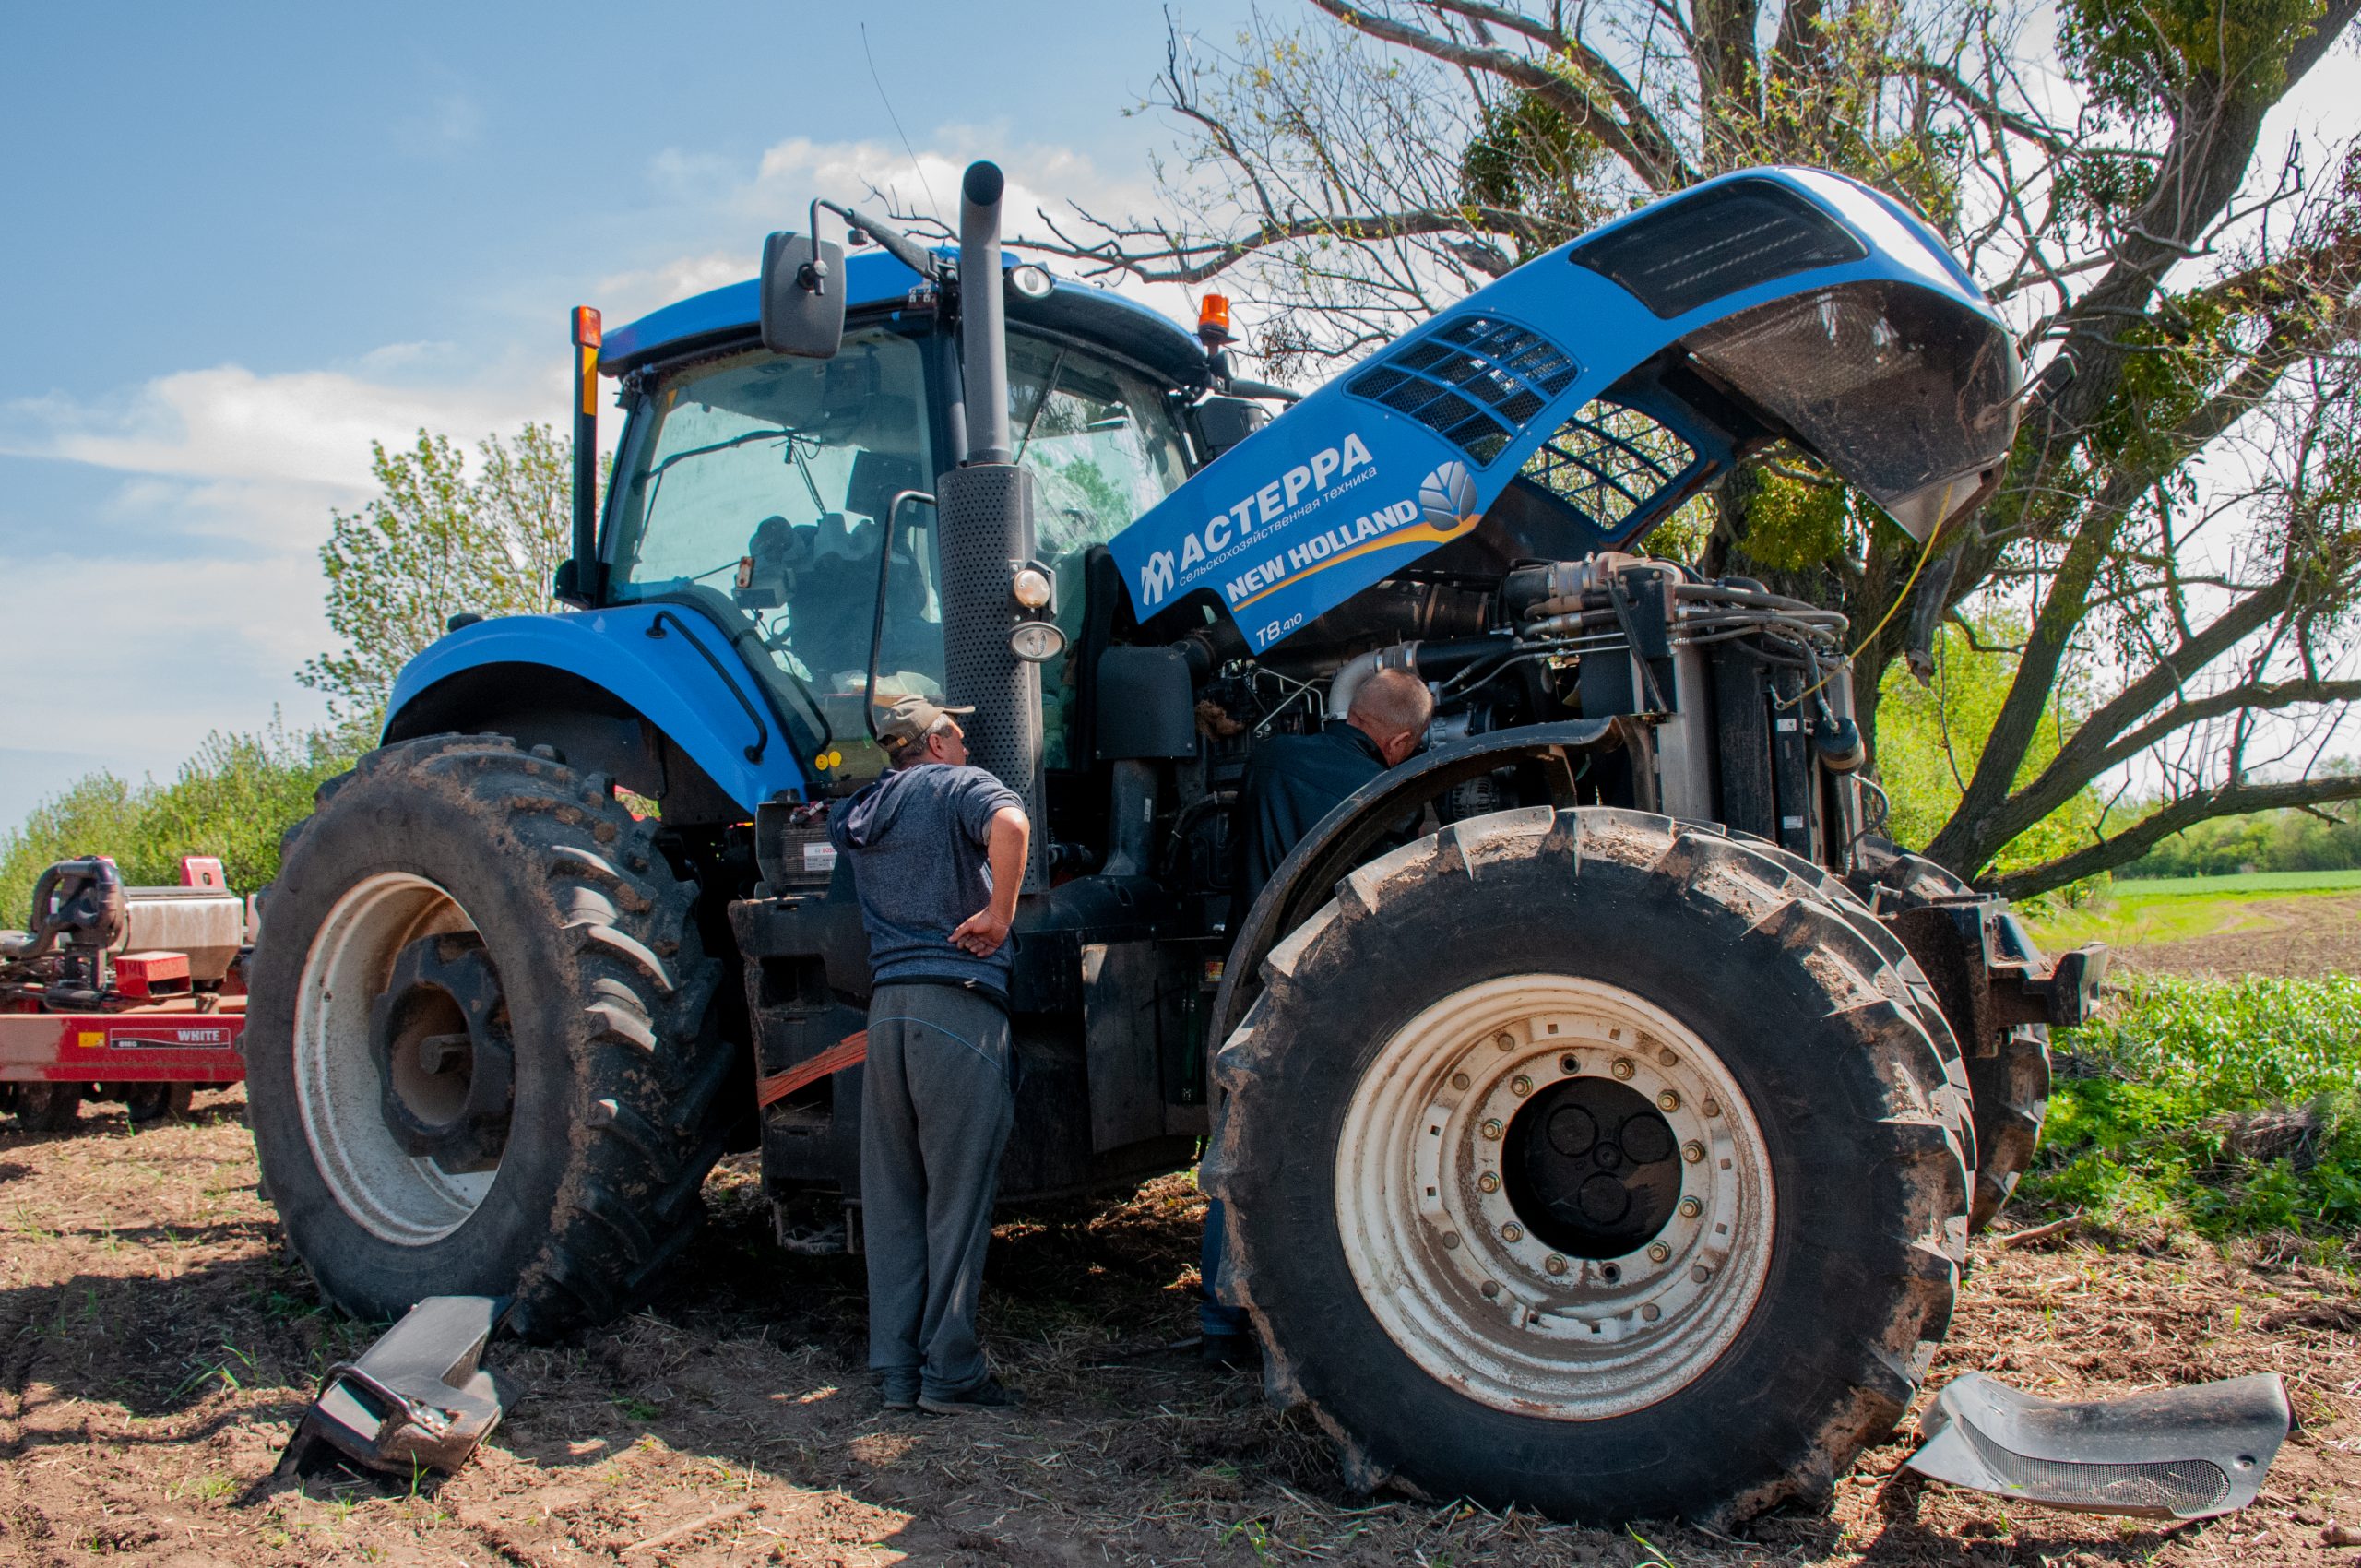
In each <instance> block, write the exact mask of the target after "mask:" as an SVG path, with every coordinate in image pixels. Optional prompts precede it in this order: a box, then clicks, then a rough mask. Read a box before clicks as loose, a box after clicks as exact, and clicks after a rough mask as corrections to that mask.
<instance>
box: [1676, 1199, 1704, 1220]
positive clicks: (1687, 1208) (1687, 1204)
mask: <svg viewBox="0 0 2361 1568" xmlns="http://www.w3.org/2000/svg"><path fill="white" fill-rule="evenodd" d="M1704 1212H1705V1206H1704V1205H1703V1204H1701V1203H1699V1202H1698V1201H1697V1200H1696V1199H1695V1198H1683V1199H1681V1200H1680V1218H1683V1219H1694V1218H1697V1217H1698V1216H1699V1215H1701V1214H1703V1213H1704Z"/></svg>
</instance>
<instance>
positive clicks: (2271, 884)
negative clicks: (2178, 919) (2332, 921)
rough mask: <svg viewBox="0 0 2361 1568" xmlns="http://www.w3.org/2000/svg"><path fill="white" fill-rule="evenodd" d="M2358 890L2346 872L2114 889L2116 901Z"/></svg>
mask: <svg viewBox="0 0 2361 1568" xmlns="http://www.w3.org/2000/svg"><path fill="white" fill-rule="evenodd" d="M2354 890H2361V869H2355V870H2349V871H2253V872H2248V873H2245V874H2243V875H2240V876H2153V877H2143V878H2140V879H2136V880H2135V879H2131V878H2122V879H2118V881H2117V883H2116V885H2115V897H2117V898H2118V900H2121V899H2127V898H2130V899H2139V900H2141V901H2143V902H2144V901H2146V900H2148V899H2151V898H2186V897H2209V898H2218V897H2236V896H2239V895H2242V894H2256V893H2340V892H2346V891H2354Z"/></svg>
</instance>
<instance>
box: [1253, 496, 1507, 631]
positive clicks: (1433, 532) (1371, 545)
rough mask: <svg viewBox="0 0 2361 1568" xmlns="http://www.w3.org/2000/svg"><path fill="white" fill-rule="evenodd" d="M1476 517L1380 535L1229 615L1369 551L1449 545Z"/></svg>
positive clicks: (1259, 595)
mask: <svg viewBox="0 0 2361 1568" xmlns="http://www.w3.org/2000/svg"><path fill="white" fill-rule="evenodd" d="M1476 517H1477V514H1476V513H1473V512H1470V513H1469V514H1468V515H1467V516H1465V517H1462V518H1460V519H1459V521H1457V522H1455V523H1453V525H1452V526H1451V527H1449V528H1447V529H1439V528H1437V527H1435V526H1434V525H1433V524H1432V523H1420V524H1418V526H1417V527H1415V528H1407V529H1402V530H1401V531H1399V532H1398V533H1389V534H1382V535H1380V536H1379V537H1377V538H1376V539H1372V540H1370V541H1369V542H1368V543H1366V544H1356V545H1354V546H1353V547H1352V548H1351V549H1350V550H1339V551H1338V552H1336V553H1335V554H1334V555H1331V556H1330V557H1328V559H1327V560H1325V561H1323V562H1322V563H1320V564H1319V565H1317V566H1313V567H1311V568H1309V569H1308V570H1305V571H1301V572H1298V573H1297V574H1296V575H1295V576H1292V577H1282V578H1281V579H1280V580H1279V581H1277V582H1275V583H1273V584H1272V585H1271V586H1270V587H1269V588H1264V590H1263V591H1262V592H1261V593H1250V594H1248V595H1247V596H1246V597H1245V598H1244V599H1241V600H1239V601H1238V602H1237V603H1235V604H1233V605H1231V606H1230V607H1229V608H1230V609H1231V611H1232V612H1236V611H1240V610H1243V609H1245V608H1246V607H1247V606H1248V605H1250V604H1252V603H1253V602H1254V601H1255V600H1258V599H1268V598H1269V597H1270V596H1271V595H1273V594H1275V593H1276V592H1278V591H1279V590H1280V589H1281V588H1293V587H1295V585H1296V584H1298V583H1299V582H1301V581H1303V580H1304V579H1305V578H1306V577H1315V576H1319V575H1320V574H1321V573H1323V572H1324V571H1326V570H1327V569H1328V568H1329V567H1331V566H1341V565H1343V564H1345V563H1346V562H1347V561H1349V560H1351V559H1352V558H1353V557H1354V556H1356V555H1367V554H1368V553H1369V552H1370V551H1372V550H1391V549H1393V548H1394V546H1395V545H1397V544H1449V543H1450V542H1451V541H1452V540H1454V539H1457V538H1458V537H1459V536H1460V535H1462V534H1464V533H1465V532H1466V531H1467V530H1468V529H1469V528H1470V527H1471V526H1472V525H1473V524H1474V523H1475V521H1476Z"/></svg>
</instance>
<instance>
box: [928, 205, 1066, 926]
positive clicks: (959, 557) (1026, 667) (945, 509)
mask: <svg viewBox="0 0 2361 1568" xmlns="http://www.w3.org/2000/svg"><path fill="white" fill-rule="evenodd" d="M1005 185H1006V181H1005V180H1003V177H1002V175H1001V172H1000V170H999V169H998V168H996V167H995V166H993V165H992V164H990V163H982V162H979V163H972V164H970V165H968V167H967V177H966V178H965V179H963V180H962V181H961V182H960V196H961V201H960V206H959V316H960V333H961V339H960V350H961V355H960V357H961V360H962V362H963V363H962V366H961V371H960V374H961V377H962V381H963V384H964V388H965V390H964V393H963V396H962V399H961V400H962V402H963V403H964V404H965V417H966V424H967V456H966V457H965V459H964V460H963V461H961V462H960V463H959V464H958V465H957V466H956V467H955V468H954V469H951V471H950V472H948V473H945V474H942V475H940V476H938V477H937V478H936V480H935V486H934V493H935V497H936V501H937V505H939V506H940V507H941V513H942V524H941V528H942V532H941V536H940V543H939V548H940V550H941V552H942V556H943V677H944V680H943V683H944V684H945V685H946V686H948V687H949V688H950V693H951V700H952V701H953V702H955V703H967V704H972V705H974V707H975V709H976V714H975V718H974V719H972V720H970V721H969V726H968V728H969V729H970V731H972V733H971V734H970V735H969V737H968V742H967V748H968V754H969V756H970V757H971V758H972V759H973V760H974V762H975V764H976V766H979V767H981V768H983V769H985V770H986V771H987V772H990V773H991V774H993V775H994V776H995V777H997V778H999V779H1000V781H1001V782H1002V783H1003V784H1005V785H1007V786H1008V787H1009V788H1010V789H1012V790H1015V791H1016V793H1017V794H1018V795H1019V796H1021V797H1022V798H1023V799H1024V802H1025V811H1026V815H1028V816H1030V817H1031V818H1032V819H1033V846H1032V850H1031V859H1030V861H1028V863H1027V864H1026V870H1025V891H1026V892H1028V893H1038V892H1040V891H1041V890H1043V889H1044V888H1046V887H1047V886H1048V885H1049V881H1048V870H1047V867H1048V860H1047V855H1048V851H1049V847H1050V843H1049V840H1050V836H1049V830H1048V822H1047V819H1046V818H1045V817H1044V815H1043V814H1042V810H1041V804H1042V779H1041V671H1040V667H1039V666H1038V665H1036V664H1029V663H1026V661H1024V660H1022V659H1018V658H1017V657H1016V655H1015V653H1014V651H1012V650H1011V647H1010V646H1009V637H1010V634H1011V633H1013V632H1014V630H1015V629H1016V625H1017V623H1018V622H1019V621H1020V620H1022V619H1023V618H1024V612H1023V607H1022V606H1021V605H1019V604H1018V603H1017V601H1016V598H1015V592H1014V579H1015V575H1016V571H1017V569H1018V568H1019V567H1020V566H1022V565H1024V564H1026V563H1027V562H1029V561H1031V560H1032V559H1033V476H1032V475H1031V474H1029V473H1027V472H1026V470H1025V469H1021V468H1019V467H1017V466H1016V464H1015V463H1014V461H1013V459H1014V456H1015V453H1014V449H1013V448H1012V447H1011V445H1009V434H1008V335H1007V313H1006V310H1005V308H1004V306H1003V295H1002V293H1001V290H1002V289H1003V286H1004V285H1003V281H1002V279H1001V264H1000V200H1001V193H1002V191H1003V188H1004V187H1005Z"/></svg>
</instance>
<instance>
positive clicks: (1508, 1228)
mask: <svg viewBox="0 0 2361 1568" xmlns="http://www.w3.org/2000/svg"><path fill="white" fill-rule="evenodd" d="M1524 1240H1525V1227H1524V1226H1522V1225H1519V1224H1518V1223H1517V1222H1516V1221H1515V1220H1513V1219H1512V1220H1510V1221H1509V1222H1508V1223H1507V1224H1506V1225H1503V1226H1501V1241H1524Z"/></svg>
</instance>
